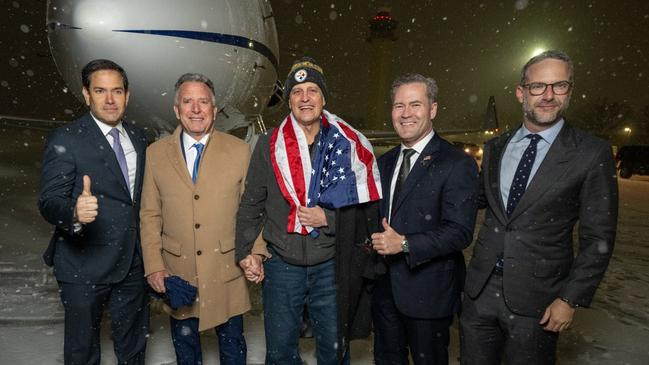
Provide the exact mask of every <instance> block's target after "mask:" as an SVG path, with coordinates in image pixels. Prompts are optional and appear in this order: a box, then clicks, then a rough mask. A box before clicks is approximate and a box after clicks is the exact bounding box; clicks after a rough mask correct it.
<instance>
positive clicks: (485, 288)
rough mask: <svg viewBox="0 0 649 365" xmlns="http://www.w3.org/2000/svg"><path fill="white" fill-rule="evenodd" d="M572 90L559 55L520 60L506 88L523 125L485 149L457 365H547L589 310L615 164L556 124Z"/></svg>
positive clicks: (610, 238) (605, 150) (611, 211)
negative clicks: (580, 312)
mask: <svg viewBox="0 0 649 365" xmlns="http://www.w3.org/2000/svg"><path fill="white" fill-rule="evenodd" d="M573 84H574V83H573V64H572V61H571V60H570V58H569V57H568V55H566V54H565V53H563V52H560V51H546V52H544V53H542V54H540V55H538V56H535V57H533V58H532V59H530V60H529V61H528V62H527V63H526V64H525V66H524V67H523V70H522V72H521V80H520V85H518V86H517V88H516V97H517V99H518V101H519V102H520V103H521V104H522V106H523V124H522V125H521V127H520V128H518V129H516V130H514V131H511V132H508V133H505V134H503V135H501V136H499V137H497V138H495V139H493V140H491V141H489V142H487V143H486V145H485V148H484V157H483V164H482V172H481V194H480V195H481V196H480V202H479V203H480V206H481V208H486V214H485V220H484V223H483V225H482V228H481V229H480V233H479V235H478V239H477V241H476V242H475V245H474V250H473V256H472V258H471V261H470V263H469V266H468V268H467V278H466V283H465V297H464V302H463V309H462V310H463V312H462V315H461V318H460V334H461V336H460V337H461V362H462V364H480V365H483V364H500V363H501V361H503V360H504V362H505V363H507V364H526V365H531V364H553V363H555V361H556V346H557V339H558V336H559V333H560V332H562V331H565V330H567V329H568V328H569V327H570V325H571V323H572V320H573V316H574V313H575V308H577V307H587V306H589V305H590V303H591V301H592V299H593V295H594V294H595V290H596V289H597V287H598V285H599V282H600V281H601V279H602V277H603V276H604V273H605V271H606V268H607V266H608V262H609V259H610V257H611V254H612V251H613V243H614V241H615V232H616V225H617V210H618V191H617V179H616V175H615V165H614V162H613V158H612V154H611V148H610V145H609V144H608V143H607V142H606V141H604V140H602V139H599V138H597V137H594V136H591V135H589V134H587V133H585V132H584V131H581V130H579V129H577V128H574V127H572V126H571V125H570V124H568V122H567V121H566V120H565V118H564V112H565V110H566V109H567V108H568V104H569V101H570V96H571V93H572V88H573ZM577 222H579V230H578V237H579V248H578V250H577V253H576V255H575V252H574V251H573V239H572V236H573V229H574V227H575V224H576V223H577Z"/></svg>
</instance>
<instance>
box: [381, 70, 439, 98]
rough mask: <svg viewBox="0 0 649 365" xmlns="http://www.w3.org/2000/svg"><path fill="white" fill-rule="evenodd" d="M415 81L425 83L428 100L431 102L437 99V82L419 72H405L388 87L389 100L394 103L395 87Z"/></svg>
mask: <svg viewBox="0 0 649 365" xmlns="http://www.w3.org/2000/svg"><path fill="white" fill-rule="evenodd" d="M415 82H421V83H422V84H424V85H426V96H427V97H428V102H430V103H431V104H432V103H434V102H436V101H437V93H438V92H439V88H438V87H437V82H435V80H434V79H432V78H430V77H426V76H423V75H420V74H405V75H401V76H399V77H397V78H396V79H395V80H394V81H393V82H392V87H391V88H390V101H391V102H392V103H394V95H395V94H396V93H397V89H398V88H399V87H400V86H402V85H405V84H412V83H415Z"/></svg>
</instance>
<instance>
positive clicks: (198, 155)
mask: <svg viewBox="0 0 649 365" xmlns="http://www.w3.org/2000/svg"><path fill="white" fill-rule="evenodd" d="M192 147H196V159H195V160H194V170H193V172H192V181H193V182H194V183H196V179H198V164H199V163H200V162H201V155H202V154H203V147H205V145H203V144H202V143H194V145H193V146H192Z"/></svg>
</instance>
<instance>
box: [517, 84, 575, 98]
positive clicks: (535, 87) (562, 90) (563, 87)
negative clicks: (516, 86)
mask: <svg viewBox="0 0 649 365" xmlns="http://www.w3.org/2000/svg"><path fill="white" fill-rule="evenodd" d="M521 86H522V87H524V88H526V89H527V90H529V91H530V95H533V96H539V95H543V93H545V90H547V89H548V86H551V87H552V92H553V93H554V94H555V95H566V94H567V93H568V91H570V88H571V87H572V82H570V81H565V80H564V81H557V82H555V83H554V84H546V83H544V82H530V83H529V84H525V85H521Z"/></svg>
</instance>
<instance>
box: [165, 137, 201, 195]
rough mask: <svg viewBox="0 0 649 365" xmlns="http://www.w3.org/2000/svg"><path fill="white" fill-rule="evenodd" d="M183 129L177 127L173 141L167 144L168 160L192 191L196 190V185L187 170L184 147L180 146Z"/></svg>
mask: <svg viewBox="0 0 649 365" xmlns="http://www.w3.org/2000/svg"><path fill="white" fill-rule="evenodd" d="M182 131H183V130H182V128H181V127H177V128H176V130H175V131H174V133H173V134H172V137H171V141H169V143H168V144H167V158H168V159H169V162H170V163H171V166H173V168H174V170H175V171H176V173H177V174H178V177H179V178H180V180H181V181H182V182H183V183H184V184H185V185H187V187H188V188H190V189H191V190H193V189H194V183H193V182H192V177H191V175H189V171H188V170H187V163H186V162H185V154H184V153H183V151H182V146H181V144H180V138H182V137H181V133H182Z"/></svg>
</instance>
